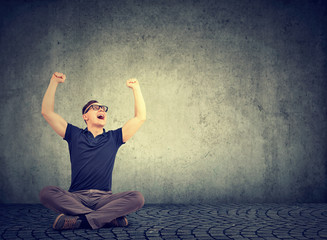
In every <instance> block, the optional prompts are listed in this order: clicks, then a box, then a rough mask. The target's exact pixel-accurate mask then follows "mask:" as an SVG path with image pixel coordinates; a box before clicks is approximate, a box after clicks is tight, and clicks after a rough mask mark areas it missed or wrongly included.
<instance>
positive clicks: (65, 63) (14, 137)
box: [0, 0, 327, 203]
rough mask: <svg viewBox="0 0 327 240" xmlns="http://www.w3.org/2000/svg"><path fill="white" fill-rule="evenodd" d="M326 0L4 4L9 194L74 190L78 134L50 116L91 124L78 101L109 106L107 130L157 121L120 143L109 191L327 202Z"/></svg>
mask: <svg viewBox="0 0 327 240" xmlns="http://www.w3.org/2000/svg"><path fill="white" fill-rule="evenodd" d="M322 2H323V1H278V0H277V1H268V0H267V1H261V0H257V1H246V0H244V1H230V0H226V1H213V0H212V1H195V0H194V1H136V0H135V1H104V0H101V1H100V0H99V1H76V0H75V1H11V2H10V3H9V1H8V3H3V2H2V3H1V34H0V43H1V54H0V59H1V64H0V71H1V90H0V91H1V103H0V108H1V118H0V121H1V122H0V123H1V124H0V128H1V129H0V134H1V142H0V163H1V169H0V194H1V199H0V201H1V202H3V203H13V202H15V203H35V202H38V192H39V190H40V189H41V188H42V187H44V186H46V185H58V186H61V187H63V188H68V187H69V185H70V162H69V155H68V146H67V143H66V142H65V141H63V140H62V139H61V138H60V137H59V136H57V135H56V134H55V132H54V131H53V130H52V129H51V128H50V127H49V126H48V124H47V123H46V121H45V120H44V119H43V118H42V116H41V102H42V98H43V95H44V93H45V90H46V88H47V86H48V83H49V79H50V77H51V74H52V73H53V72H55V71H61V72H64V73H65V74H66V75H67V79H66V82H65V83H64V84H61V85H60V86H59V87H58V90H57V94H56V105H55V110H56V111H57V112H58V113H59V114H60V115H62V116H63V117H64V118H65V119H66V120H67V121H68V122H70V123H73V124H75V125H77V126H79V127H82V128H84V127H85V124H84V122H83V120H82V116H81V108H82V106H83V105H84V104H85V103H86V102H87V101H88V100H90V99H98V100H99V101H101V102H103V103H106V104H107V105H108V106H109V121H108V122H107V125H106V129H107V130H108V129H115V128H118V127H121V126H122V125H123V124H124V123H125V122H126V121H127V120H128V119H129V118H131V117H132V116H133V111H134V109H133V95H132V92H131V90H130V89H128V88H127V87H126V86H125V81H126V80H127V79H128V78H130V77H136V78H138V79H139V81H140V84H141V87H142V91H143V95H144V98H145V100H146V104H147V111H148V115H147V116H148V119H147V122H146V123H145V125H144V126H142V128H141V130H140V131H139V132H138V133H137V134H136V135H135V136H134V137H133V138H132V139H131V140H130V141H129V142H128V143H127V144H126V145H124V146H123V147H121V149H120V151H119V152H118V155H117V159H116V164H115V169H114V175H113V191H115V192H118V191H125V190H139V191H141V192H142V193H143V194H144V196H145V199H146V202H147V203H199V202H201V203H219V202H323V201H326V200H327V196H326V190H327V189H326V184H325V183H326V174H327V172H326V160H327V154H326V153H327V150H326V142H327V141H326V140H327V139H326V138H327V136H326V130H327V123H326V118H327V111H326V106H327V105H326V90H327V87H326V75H327V74H326V54H327V51H326V42H327V41H326V40H327V37H326V28H325V26H326V24H327V22H326V12H327V11H326V6H325V5H323V3H322Z"/></svg>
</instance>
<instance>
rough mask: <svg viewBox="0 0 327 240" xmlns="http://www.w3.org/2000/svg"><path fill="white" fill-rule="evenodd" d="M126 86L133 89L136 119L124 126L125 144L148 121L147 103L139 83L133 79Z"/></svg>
mask: <svg viewBox="0 0 327 240" xmlns="http://www.w3.org/2000/svg"><path fill="white" fill-rule="evenodd" d="M126 85H127V87H129V88H131V89H133V94H134V108H135V109H134V112H135V115H134V118H132V119H130V120H129V121H128V122H127V123H126V124H125V125H124V126H123V129H122V132H123V141H124V142H127V140H128V139H130V138H131V137H132V136H133V135H134V134H135V133H136V131H137V130H138V129H139V128H140V127H141V126H142V124H143V123H144V121H145V119H146V108H145V102H144V99H143V95H142V92H141V88H140V84H139V82H138V81H137V80H136V79H135V78H132V79H129V80H127V83H126Z"/></svg>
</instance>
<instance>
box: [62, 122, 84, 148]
mask: <svg viewBox="0 0 327 240" xmlns="http://www.w3.org/2000/svg"><path fill="white" fill-rule="evenodd" d="M80 131H81V129H80V128H78V127H76V126H74V125H72V124H70V123H68V124H67V128H66V132H65V137H64V140H66V141H67V142H68V143H69V142H70V141H71V140H72V137H73V136H74V134H75V133H78V132H80Z"/></svg>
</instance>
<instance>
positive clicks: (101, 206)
mask: <svg viewBox="0 0 327 240" xmlns="http://www.w3.org/2000/svg"><path fill="white" fill-rule="evenodd" d="M143 205H144V197H143V196H142V194H141V193H140V192H138V191H129V192H122V193H116V194H111V195H106V196H104V197H102V198H101V199H100V200H99V201H98V203H97V204H96V206H95V208H94V210H95V211H92V212H91V213H88V214H85V217H86V218H87V220H88V222H89V224H90V226H91V227H92V228H93V229H98V228H101V227H103V226H104V225H105V224H107V223H110V222H111V221H112V220H114V219H116V218H118V217H121V216H125V215H127V214H129V213H131V212H135V211H137V210H138V209H140V208H142V207H143Z"/></svg>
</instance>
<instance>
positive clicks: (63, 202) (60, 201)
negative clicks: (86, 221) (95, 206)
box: [40, 186, 93, 215]
mask: <svg viewBox="0 0 327 240" xmlns="http://www.w3.org/2000/svg"><path fill="white" fill-rule="evenodd" d="M40 201H41V203H42V204H43V205H44V206H45V207H47V208H49V209H51V210H53V211H55V212H57V213H64V214H66V215H82V214H87V213H90V212H92V211H93V210H92V209H90V208H88V207H86V206H85V205H83V203H82V202H81V201H80V200H78V199H77V198H76V197H75V196H74V195H73V194H72V193H70V192H68V191H65V190H63V189H61V188H59V187H56V186H47V187H45V188H43V189H42V190H41V192H40Z"/></svg>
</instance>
